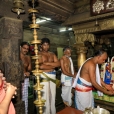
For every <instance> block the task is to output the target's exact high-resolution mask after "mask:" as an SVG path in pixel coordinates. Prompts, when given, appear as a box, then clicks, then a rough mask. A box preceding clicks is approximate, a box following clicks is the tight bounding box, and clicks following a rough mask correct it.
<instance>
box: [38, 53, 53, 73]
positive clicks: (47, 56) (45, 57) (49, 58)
mask: <svg viewBox="0 0 114 114" xmlns="http://www.w3.org/2000/svg"><path fill="white" fill-rule="evenodd" d="M39 55H40V57H41V59H40V65H42V64H44V63H47V62H54V53H52V52H40V53H39ZM53 70H54V69H45V70H43V71H44V72H50V71H53Z"/></svg>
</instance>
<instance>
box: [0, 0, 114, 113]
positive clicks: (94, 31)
mask: <svg viewBox="0 0 114 114" xmlns="http://www.w3.org/2000/svg"><path fill="white" fill-rule="evenodd" d="M32 2H34V3H35V4H34V6H33V4H32ZM16 3H18V5H16ZM18 8H19V9H20V10H18ZM31 8H33V9H36V10H38V12H37V13H36V10H34V11H35V12H34V11H33V10H30V9H31ZM32 13H35V16H36V17H35V18H36V20H35V22H36V24H38V26H34V25H32V24H31V23H32V22H33V23H34V21H33V20H32V19H33V17H32ZM34 24H35V23H34ZM34 29H36V31H37V38H38V40H41V39H42V38H48V39H50V41H51V43H50V51H51V52H53V53H55V55H56V56H57V57H58V59H60V58H61V57H62V56H63V51H62V50H63V48H64V47H66V46H69V47H70V48H71V49H72V55H71V57H72V60H73V64H74V68H75V70H76V72H78V70H79V68H80V66H81V65H82V64H83V62H84V61H85V60H86V59H87V58H89V57H91V56H93V53H94V51H96V50H98V49H100V48H104V49H105V50H107V52H108V58H109V61H108V60H107V61H108V62H110V63H111V65H112V66H111V70H112V81H113V80H114V71H113V70H114V63H113V62H114V58H113V57H114V0H0V69H2V70H3V73H4V76H5V77H6V81H8V82H10V83H12V84H14V85H15V86H17V88H18V90H17V97H16V98H15V99H13V103H14V106H15V109H16V114H25V113H24V103H23V102H22V100H21V89H22V88H21V81H22V79H23V68H22V65H21V60H20V57H19V54H20V43H21V42H22V41H26V42H28V43H30V45H31V46H33V44H34V42H33V44H32V43H31V42H32V41H33V40H35V39H34V37H35V36H34V34H35V33H33V32H34ZM38 45H40V43H38ZM30 55H31V56H32V51H31V53H30ZM34 63H35V61H34V60H32V70H34V68H35V65H34ZM99 67H100V73H101V78H103V76H104V73H105V70H104V66H103V65H100V66H99ZM33 77H34V76H33ZM33 77H31V79H30V82H31V83H30V87H29V96H28V114H39V112H38V106H35V104H34V101H35V99H36V97H37V96H36V93H35V91H34V89H33V85H34V84H35V83H36V82H35V80H34V78H33ZM56 78H57V79H58V80H60V79H61V72H60V71H59V70H58V69H57V73H56ZM93 95H94V100H95V107H97V106H98V105H99V106H100V107H102V108H104V109H106V110H108V111H109V112H110V114H114V96H108V95H106V96H103V97H99V96H97V93H96V92H93ZM40 97H41V96H40ZM72 101H73V103H72V106H71V109H66V112H64V109H65V108H66V107H65V105H64V103H63V101H62V98H61V85H60V86H59V88H56V100H55V106H56V112H57V114H75V113H76V114H83V112H82V111H79V112H78V110H74V109H75V106H74V105H75V103H74V96H73V97H72ZM67 108H69V107H67ZM62 111H63V112H62ZM75 111H76V112H75ZM41 114H42V113H41ZM84 114H87V113H84ZM102 114H103V113H102ZM107 114H108V113H107Z"/></svg>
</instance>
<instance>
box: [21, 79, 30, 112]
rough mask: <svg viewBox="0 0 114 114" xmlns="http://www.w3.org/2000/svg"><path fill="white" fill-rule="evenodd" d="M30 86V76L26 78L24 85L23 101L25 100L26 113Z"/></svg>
mask: <svg viewBox="0 0 114 114" xmlns="http://www.w3.org/2000/svg"><path fill="white" fill-rule="evenodd" d="M28 86H30V84H29V78H25V79H24V84H23V87H22V101H24V102H25V114H28Z"/></svg>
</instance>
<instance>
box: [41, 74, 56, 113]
mask: <svg viewBox="0 0 114 114" xmlns="http://www.w3.org/2000/svg"><path fill="white" fill-rule="evenodd" d="M44 73H45V72H44ZM45 74H46V75H47V76H48V77H50V78H52V79H54V80H55V79H56V73H55V72H48V73H45ZM41 78H42V79H43V80H42V81H43V82H41V84H43V85H44V87H43V89H42V90H41V91H42V99H45V100H46V102H45V106H44V110H43V114H56V108H55V96H56V84H55V83H53V82H52V81H49V80H47V78H46V77H45V76H44V75H43V74H41Z"/></svg>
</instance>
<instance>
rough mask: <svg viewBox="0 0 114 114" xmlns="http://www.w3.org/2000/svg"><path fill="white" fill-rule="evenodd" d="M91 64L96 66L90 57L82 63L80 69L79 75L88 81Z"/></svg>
mask: <svg viewBox="0 0 114 114" xmlns="http://www.w3.org/2000/svg"><path fill="white" fill-rule="evenodd" d="M91 65H94V67H95V68H96V65H95V64H94V63H93V61H92V59H90V60H88V61H87V62H86V63H84V64H83V66H82V68H81V71H80V77H81V78H83V79H85V80H86V81H88V82H91V80H90V76H89V72H90V71H89V67H91Z"/></svg>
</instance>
